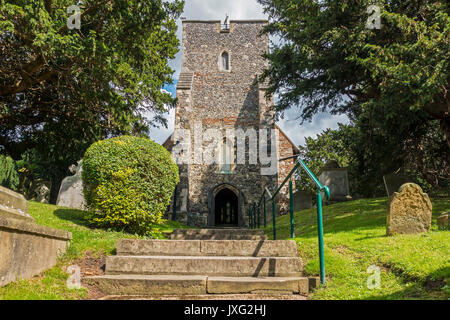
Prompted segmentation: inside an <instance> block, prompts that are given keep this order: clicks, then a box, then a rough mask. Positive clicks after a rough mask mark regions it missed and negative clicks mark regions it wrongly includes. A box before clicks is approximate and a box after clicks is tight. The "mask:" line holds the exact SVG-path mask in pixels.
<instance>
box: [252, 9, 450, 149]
mask: <svg viewBox="0 0 450 320" xmlns="http://www.w3.org/2000/svg"><path fill="white" fill-rule="evenodd" d="M258 2H260V3H261V4H262V5H263V7H264V9H265V12H266V13H267V14H268V15H269V17H270V23H269V25H268V26H267V27H266V29H265V32H267V33H269V34H270V35H272V36H275V37H277V38H279V39H280V41H279V42H277V43H275V44H274V45H273V49H272V51H271V52H270V53H269V54H267V55H266V57H267V58H268V59H269V60H270V62H271V64H270V67H269V68H268V69H267V70H266V72H265V73H264V74H263V79H264V78H268V79H270V82H269V83H270V90H269V91H268V94H273V93H276V92H277V93H279V100H278V102H277V105H276V110H277V111H279V112H283V111H284V110H286V109H287V108H290V107H291V106H293V105H299V106H300V109H301V114H300V116H301V118H302V119H304V120H309V119H311V118H312V116H313V115H314V114H316V113H317V112H319V111H323V110H328V111H331V113H335V114H336V113H345V114H347V115H349V117H350V119H352V120H355V122H358V121H362V122H363V123H364V124H365V125H367V126H369V127H370V128H369V130H373V131H376V130H384V129H386V135H387V134H394V135H395V134H396V133H401V134H400V136H402V137H404V136H406V135H407V134H408V132H409V131H414V130H415V128H416V127H417V124H420V123H422V122H424V121H432V120H439V121H440V126H441V129H442V130H443V132H445V134H446V136H447V143H448V144H449V145H450V115H449V108H450V107H449V106H450V103H449V94H448V89H449V87H448V84H449V61H450V50H449V49H450V30H449V29H450V18H449V12H450V10H449V8H450V5H449V2H448V1H440V0H429V1H420V0H385V1H373V0H338V1H336V0H258ZM371 5H377V6H378V8H379V13H380V14H379V22H381V25H380V28H377V27H376V26H375V27H374V23H373V22H374V20H378V17H377V12H376V11H374V10H373V9H370V6H371ZM368 22H369V24H368ZM368 26H369V27H368Z"/></svg>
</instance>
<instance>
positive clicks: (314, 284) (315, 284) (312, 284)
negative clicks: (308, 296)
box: [308, 277, 320, 292]
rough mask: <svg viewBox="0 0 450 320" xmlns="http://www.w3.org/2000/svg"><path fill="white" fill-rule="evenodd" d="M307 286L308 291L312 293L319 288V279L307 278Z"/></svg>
mask: <svg viewBox="0 0 450 320" xmlns="http://www.w3.org/2000/svg"><path fill="white" fill-rule="evenodd" d="M308 286H309V291H310V292H311V291H314V290H316V289H317V288H319V287H320V278H319V277H309V278H308Z"/></svg>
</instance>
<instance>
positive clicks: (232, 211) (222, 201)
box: [214, 189, 239, 227]
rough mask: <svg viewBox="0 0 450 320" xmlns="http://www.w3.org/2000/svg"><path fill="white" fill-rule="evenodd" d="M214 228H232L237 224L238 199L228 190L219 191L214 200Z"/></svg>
mask: <svg viewBox="0 0 450 320" xmlns="http://www.w3.org/2000/svg"><path fill="white" fill-rule="evenodd" d="M214 202H215V203H214V210H215V212H214V215H215V225H216V226H223V227H226V226H230V227H232V226H234V227H236V226H237V225H238V223H239V206H238V204H239V199H238V197H237V196H236V194H235V193H234V192H233V191H231V190H230V189H223V190H220V191H219V192H218V193H217V194H216V196H215V198H214Z"/></svg>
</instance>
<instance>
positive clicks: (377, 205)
mask: <svg viewBox="0 0 450 320" xmlns="http://www.w3.org/2000/svg"><path fill="white" fill-rule="evenodd" d="M387 201H388V200H387V198H376V199H361V200H355V201H350V202H344V203H339V204H333V205H329V206H325V207H324V209H323V228H324V233H325V234H335V233H340V232H355V231H356V232H358V231H361V232H364V231H367V230H373V229H375V228H385V227H386V217H387ZM448 209H450V201H447V200H442V199H439V200H434V199H433V223H434V224H435V221H436V217H437V216H438V215H439V214H440V213H441V212H443V210H448ZM295 227H296V228H295V229H296V230H295V235H296V237H299V236H300V237H305V238H310V237H316V236H317V217H316V209H308V210H303V211H300V212H297V213H295ZM276 230H277V235H278V237H279V238H280V239H281V238H286V237H289V230H290V223H289V217H288V216H283V217H280V218H278V219H277V226H276ZM266 232H267V234H269V235H270V234H272V228H271V226H269V227H268V228H267V229H266ZM382 237H384V236H383V235H381V236H380V235H377V236H370V235H368V236H367V237H361V238H358V239H356V240H365V239H371V238H382Z"/></svg>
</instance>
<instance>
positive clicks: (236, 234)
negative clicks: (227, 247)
mask: <svg viewBox="0 0 450 320" xmlns="http://www.w3.org/2000/svg"><path fill="white" fill-rule="evenodd" d="M170 239H172V240H266V239H267V236H265V235H264V231H263V230H257V229H176V230H174V231H173V233H172V234H171V235H170Z"/></svg>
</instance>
